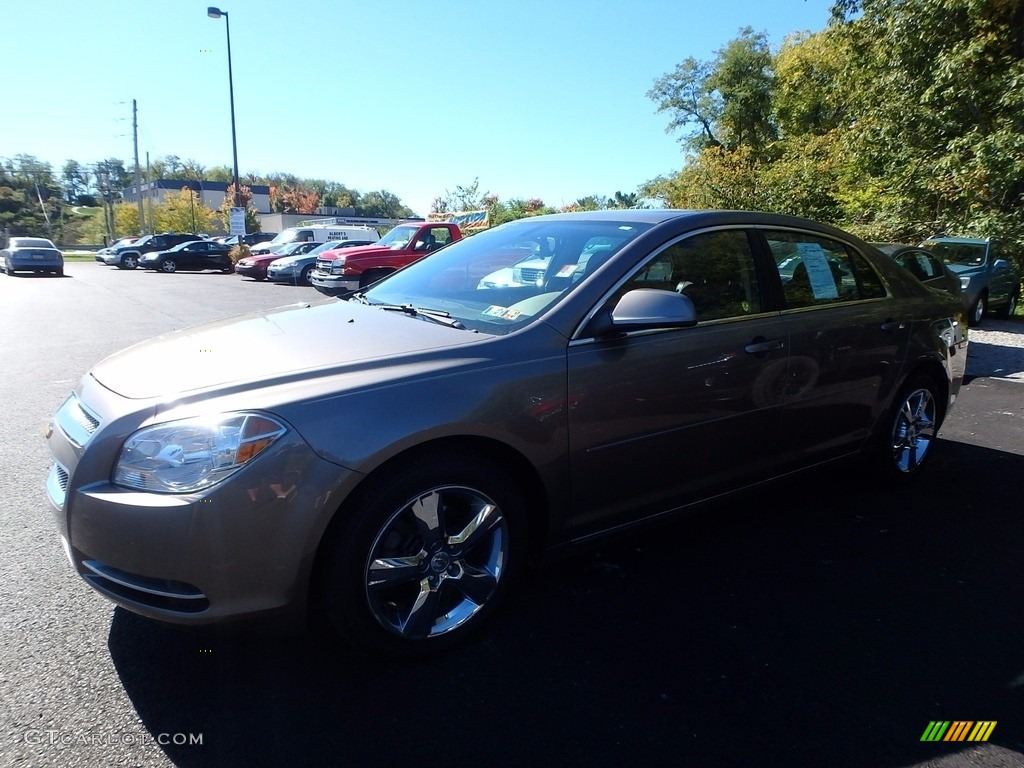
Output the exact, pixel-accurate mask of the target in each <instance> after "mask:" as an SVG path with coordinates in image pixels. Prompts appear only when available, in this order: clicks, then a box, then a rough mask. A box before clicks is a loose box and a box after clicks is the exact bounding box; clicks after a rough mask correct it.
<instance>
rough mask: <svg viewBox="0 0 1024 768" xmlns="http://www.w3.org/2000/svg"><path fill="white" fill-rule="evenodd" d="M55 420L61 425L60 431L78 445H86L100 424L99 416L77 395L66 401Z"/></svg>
mask: <svg viewBox="0 0 1024 768" xmlns="http://www.w3.org/2000/svg"><path fill="white" fill-rule="evenodd" d="M54 421H55V422H56V424H57V426H58V427H60V431H61V432H63V433H64V434H65V435H67V436H68V439H69V440H71V442H73V443H74V444H75V445H77V446H78V447H82V446H83V445H85V444H86V442H87V441H88V440H89V438H90V437H91V436H92V434H93V433H94V432H95V431H96V430H97V429H99V426H100V419H99V417H98V416H96V414H94V413H93V412H92V411H90V410H89V409H88V408H86V407H85V406H84V405H82V403H81V401H80V400H79V399H78V398H77V397H76V396H75V395H71V397H69V398H68V399H67V400H65V401H64V405H62V406H61V407H60V410H58V411H57V415H56V416H55V417H54Z"/></svg>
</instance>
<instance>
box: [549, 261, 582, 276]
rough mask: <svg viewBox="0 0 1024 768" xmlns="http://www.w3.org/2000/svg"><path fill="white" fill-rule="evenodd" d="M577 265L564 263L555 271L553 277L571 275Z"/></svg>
mask: <svg viewBox="0 0 1024 768" xmlns="http://www.w3.org/2000/svg"><path fill="white" fill-rule="evenodd" d="M579 266H580V265H579V264H566V265H565V266H564V267H562V268H561V269H560V270H558V271H557V272H556V273H555V277H572V275H573V272H575V271H576V270H577V269H578V268H579Z"/></svg>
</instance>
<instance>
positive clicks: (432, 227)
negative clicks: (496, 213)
mask: <svg viewBox="0 0 1024 768" xmlns="http://www.w3.org/2000/svg"><path fill="white" fill-rule="evenodd" d="M461 239H462V230H460V229H459V225H458V224H453V223H451V222H437V221H423V222H410V223H408V224H399V225H398V226H397V227H395V228H394V229H392V230H391V231H390V232H388V233H387V234H386V235H384V237H382V238H381V239H380V240H378V241H377V242H376V243H374V244H373V245H361V246H357V247H355V248H338V249H337V250H333V251H324V252H323V253H321V254H320V255H319V256H317V259H316V269H315V270H314V271H313V274H312V275H311V276H310V282H312V283H313V287H314V288H316V289H317V290H318V291H320V293H325V294H327V295H328V296H344V295H345V294H349V293H352V292H354V291H358V290H360V289H361V288H365V287H366V286H368V285H370V284H371V283H375V282H377V281H378V280H380V279H381V278H382V277H384V276H385V275H389V274H391V273H392V272H394V271H395V270H396V269H401V268H402V267H404V266H406V265H407V264H412V263H413V262H414V261H418V260H419V259H422V258H423V257H424V256H426V255H427V254H428V253H432V252H433V251H436V250H438V249H439V248H443V247H444V246H446V245H448V244H449V243H454V242H455V241H456V240H461Z"/></svg>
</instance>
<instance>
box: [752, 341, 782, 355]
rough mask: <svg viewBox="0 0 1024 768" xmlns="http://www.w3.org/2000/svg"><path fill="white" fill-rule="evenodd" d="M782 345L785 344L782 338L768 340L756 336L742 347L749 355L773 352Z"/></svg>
mask: <svg viewBox="0 0 1024 768" xmlns="http://www.w3.org/2000/svg"><path fill="white" fill-rule="evenodd" d="M784 346H786V345H785V343H784V342H783V341H782V339H772V340H771V341H769V340H768V339H764V338H757V339H754V340H753V341H752V342H750V343H749V344H747V346H745V347H744V348H743V351H744V352H747V353H749V354H751V355H761V354H764V353H765V352H774V351H776V350H778V349H782V348H783V347H784Z"/></svg>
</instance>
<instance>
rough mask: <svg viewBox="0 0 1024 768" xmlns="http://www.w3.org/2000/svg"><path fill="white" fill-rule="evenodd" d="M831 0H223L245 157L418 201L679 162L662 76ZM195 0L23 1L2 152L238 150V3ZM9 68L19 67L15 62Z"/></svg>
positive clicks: (233, 11)
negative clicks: (217, 7) (213, 6)
mask: <svg viewBox="0 0 1024 768" xmlns="http://www.w3.org/2000/svg"><path fill="white" fill-rule="evenodd" d="M831 4H832V0H718V1H717V2H692V1H688V0H614V1H613V0H517V1H516V2H503V3H497V2H491V1H490V0H477V2H475V3H470V2H464V1H458V0H431V2H414V1H413V0H391V2H386V3H380V2H353V1H352V0H347V1H346V2H333V1H332V2H322V1H319V2H314V1H313V0H287V1H286V2H281V0H227V2H225V4H224V5H222V6H221V7H222V8H223V9H224V10H226V11H228V13H229V15H230V21H231V47H232V64H233V68H234V82H235V111H236V122H237V135H238V162H239V166H240V170H241V173H243V174H245V173H247V172H255V173H269V172H273V171H281V172H288V173H294V174H296V175H298V176H301V177H309V178H324V179H329V180H333V181H339V182H342V183H344V184H346V185H347V186H348V187H350V188H353V189H356V190H359V191H361V192H367V191H370V190H375V189H386V190H388V191H390V192H392V193H394V194H396V195H398V196H399V197H400V198H401V199H402V201H403V202H404V203H405V204H406V205H408V206H410V207H411V208H412V209H413V210H415V211H416V212H417V213H419V214H426V213H427V211H428V208H429V206H430V202H431V200H433V198H435V197H436V196H438V195H443V194H445V192H446V191H448V190H454V189H455V187H456V186H459V185H462V186H466V185H469V184H470V183H472V181H473V179H474V178H479V180H480V188H481V190H483V191H489V192H491V193H493V194H496V195H498V196H499V197H500V198H502V199H506V200H507V199H511V198H516V197H522V198H530V197H539V198H541V199H543V200H544V202H545V203H547V204H548V205H553V206H556V207H557V206H561V205H565V204H568V203H571V202H573V201H574V200H576V199H577V198H579V197H584V196H586V195H589V194H601V195H611V194H612V193H614V192H615V191H616V190H621V191H623V192H634V191H636V189H637V187H638V186H639V185H640V184H642V183H643V182H645V181H647V180H648V179H651V178H654V177H656V176H658V175H661V174H666V173H670V172H672V171H674V170H677V169H678V168H679V166H680V163H681V159H682V156H681V153H680V149H679V144H678V142H677V141H676V138H675V137H674V136H671V135H667V134H666V133H665V130H664V129H665V126H666V125H667V123H668V117H667V115H664V114H657V113H656V112H655V104H654V102H652V101H651V100H650V99H648V98H647V96H646V93H647V91H648V90H649V89H650V88H651V85H652V84H653V82H654V80H655V79H656V78H657V77H659V76H661V75H662V74H665V73H666V72H669V71H671V70H672V69H674V67H675V65H676V64H677V63H678V62H680V61H682V60H683V59H685V58H686V57H688V56H694V57H696V58H698V59H710V58H712V57H713V56H714V53H715V51H716V50H718V49H719V48H721V47H722V46H724V45H725V44H726V43H727V42H728V41H729V40H731V39H732V38H734V37H736V36H737V34H738V31H739V30H740V28H742V27H744V26H750V27H752V28H753V29H754V30H755V31H759V32H766V33H767V34H768V37H769V39H770V40H771V42H772V45H773V46H775V47H778V45H779V44H780V43H781V42H782V40H783V38H784V37H785V36H786V35H788V34H790V33H792V32H796V31H802V30H810V31H817V30H820V29H822V28H824V27H825V25H826V23H827V21H828V14H829V8H830V6H831ZM207 5H209V3H208V2H206V1H205V0H203V1H202V2H192V0H75V1H73V2H72V1H71V0H47V1H46V2H17V3H14V2H6V3H4V8H3V13H2V24H3V31H4V35H3V38H4V54H5V56H4V59H5V61H6V62H7V63H8V67H9V68H11V69H8V76H7V77H5V78H4V84H3V86H2V91H0V93H2V102H3V109H2V117H0V156H2V157H11V156H13V155H15V154H19V153H26V154H30V155H35V156H36V157H38V158H40V159H42V160H46V161H49V162H50V163H51V164H53V166H54V170H55V171H56V172H57V173H58V174H59V172H60V167H61V166H62V165H63V163H64V161H65V160H67V159H69V158H73V159H75V160H78V161H79V162H82V163H92V162H95V161H97V160H101V159H104V158H106V157H118V158H121V159H123V160H125V161H126V162H128V161H130V160H131V158H132V136H131V128H132V125H131V100H132V99H133V98H134V99H136V100H137V101H138V104H139V146H140V152H141V153H142V154H141V156H142V158H143V161H144V158H145V153H146V152H147V151H148V152H149V153H150V156H151V157H153V158H155V157H159V156H163V155H169V154H174V155H178V156H179V157H181V158H183V159H186V158H191V159H194V160H196V161H198V162H199V163H201V164H203V165H205V166H212V165H230V164H231V123H230V113H229V108H228V77H227V52H226V35H225V29H224V26H225V25H224V20H223V19H220V20H215V19H211V18H209V17H208V16H207V14H206V8H207ZM12 69H13V70H14V71H17V72H18V74H16V75H14V74H12Z"/></svg>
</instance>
